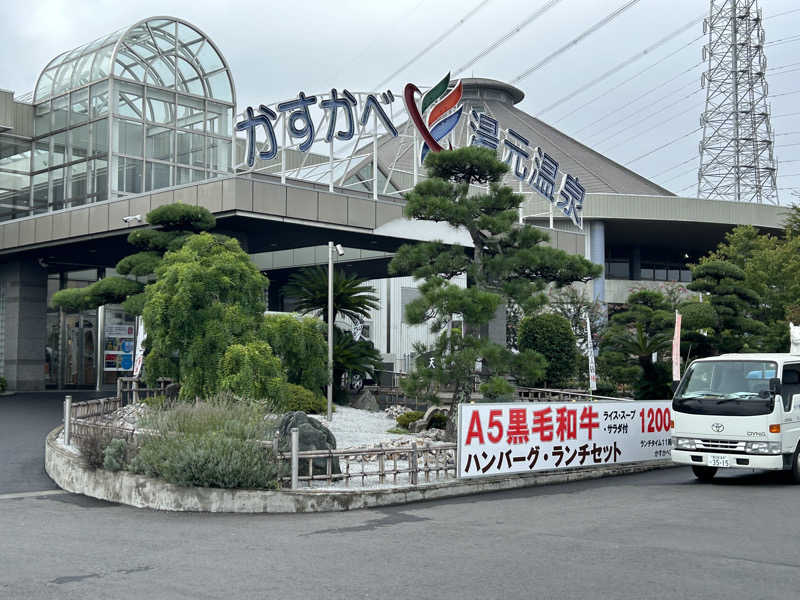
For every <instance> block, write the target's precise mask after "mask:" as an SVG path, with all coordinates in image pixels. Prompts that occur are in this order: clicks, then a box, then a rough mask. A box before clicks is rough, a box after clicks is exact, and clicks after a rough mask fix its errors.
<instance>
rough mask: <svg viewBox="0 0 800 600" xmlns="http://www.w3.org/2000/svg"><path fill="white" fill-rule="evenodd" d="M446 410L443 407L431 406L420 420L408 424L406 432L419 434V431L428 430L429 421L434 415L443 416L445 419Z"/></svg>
mask: <svg viewBox="0 0 800 600" xmlns="http://www.w3.org/2000/svg"><path fill="white" fill-rule="evenodd" d="M448 410H449V409H448V408H447V407H444V406H431V407H430V408H429V409H428V410H426V411H425V414H424V415H423V417H422V418H421V419H418V420H417V421H414V422H413V423H410V424H409V426H408V430H409V431H411V432H412V433H419V432H420V431H425V430H426V429H430V426H431V419H432V418H433V417H434V415H444V416H445V417H447V412H448Z"/></svg>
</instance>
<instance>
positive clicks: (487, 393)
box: [480, 376, 514, 402]
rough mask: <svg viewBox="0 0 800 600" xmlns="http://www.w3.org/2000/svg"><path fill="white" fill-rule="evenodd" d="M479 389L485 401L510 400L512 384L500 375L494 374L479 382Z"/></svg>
mask: <svg viewBox="0 0 800 600" xmlns="http://www.w3.org/2000/svg"><path fill="white" fill-rule="evenodd" d="M480 391H481V394H483V399H484V400H486V401H487V402H510V401H511V400H512V399H513V395H514V386H513V385H511V384H510V383H508V382H507V381H506V380H505V379H503V378H502V377H498V376H494V377H490V378H489V381H487V382H486V383H482V384H481V386H480Z"/></svg>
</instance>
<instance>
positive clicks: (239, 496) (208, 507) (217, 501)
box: [45, 426, 680, 513]
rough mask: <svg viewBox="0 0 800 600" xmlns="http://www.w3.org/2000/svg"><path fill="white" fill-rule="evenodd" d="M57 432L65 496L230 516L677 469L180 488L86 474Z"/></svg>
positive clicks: (638, 466)
mask: <svg viewBox="0 0 800 600" xmlns="http://www.w3.org/2000/svg"><path fill="white" fill-rule="evenodd" d="M61 429H62V427H60V426H59V427H57V428H56V429H54V430H53V431H51V432H50V433H49V434H48V435H47V439H46V441H45V471H46V472H47V474H48V475H49V476H50V477H51V478H52V479H53V481H55V482H56V484H57V485H58V486H59V487H61V488H62V489H64V490H66V491H68V492H73V493H76V494H83V495H85V496H91V497H92V498H97V499H99V500H106V501H108V502H116V503H119V504H127V505H129V506H134V507H136V508H150V509H154V510H165V511H187V512H230V513H305V512H334V511H346V510H355V509H359V508H374V507H380V506H391V505H397V504H408V503H410V502H421V501H425V500H438V499H442V498H453V497H456V496H469V495H474V494H482V493H488V492H498V491H502V490H513V489H518V488H525V487H533V486H539V485H551V484H555V483H566V482H569V481H583V480H587V479H600V478H601V477H612V476H616V475H628V474H631V473H641V472H644V471H651V470H654V469H664V468H671V467H675V466H680V465H675V464H674V463H671V462H669V461H665V460H657V461H656V460H654V461H647V462H641V463H630V464H623V465H614V466H609V467H594V468H589V469H569V470H561V471H547V472H541V473H535V474H531V475H513V476H505V477H493V478H489V479H480V480H474V479H467V480H457V479H450V480H447V481H445V482H439V483H430V484H422V485H418V486H414V487H412V486H406V487H395V488H391V489H365V490H364V489H357V490H355V489H354V490H341V491H339V490H336V491H331V490H308V489H307V490H297V491H292V490H280V491H277V490H276V491H271V490H226V489H219V488H202V487H181V486H177V485H174V484H171V483H166V482H164V481H162V480H160V479H154V478H152V477H145V476H143V475H136V474H134V473H129V472H127V471H120V472H117V473H113V472H111V471H106V470H104V469H90V468H89V467H88V465H87V463H86V461H85V459H83V458H82V457H80V456H76V455H74V454H71V453H69V452H67V451H65V450H64V449H63V448H62V447H60V446H58V445H57V444H56V437H57V436H58V434H59V433H61Z"/></svg>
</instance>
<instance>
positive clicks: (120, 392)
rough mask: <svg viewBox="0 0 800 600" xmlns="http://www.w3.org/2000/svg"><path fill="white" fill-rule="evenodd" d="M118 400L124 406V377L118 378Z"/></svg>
mask: <svg viewBox="0 0 800 600" xmlns="http://www.w3.org/2000/svg"><path fill="white" fill-rule="evenodd" d="M117 400H119V403H120V406H122V377H117Z"/></svg>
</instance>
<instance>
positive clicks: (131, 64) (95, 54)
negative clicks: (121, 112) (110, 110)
mask: <svg viewBox="0 0 800 600" xmlns="http://www.w3.org/2000/svg"><path fill="white" fill-rule="evenodd" d="M112 74H113V75H114V76H115V77H119V78H121V79H129V80H133V81H137V82H139V83H144V84H146V85H151V86H157V87H161V88H167V89H174V90H177V91H179V92H184V93H189V94H195V95H198V96H205V97H207V98H214V99H216V100H220V101H222V102H227V103H235V93H234V88H233V79H232V77H231V73H230V69H229V68H228V64H227V62H226V61H225V58H224V57H223V56H222V54H221V53H220V52H219V50H218V49H217V47H216V46H215V45H214V43H213V42H212V41H211V40H210V39H209V38H208V37H207V36H206V35H205V34H203V32H201V31H200V30H199V29H197V28H196V27H195V26H193V25H191V24H189V23H187V22H186V21H182V20H180V19H175V18H172V17H153V18H149V19H145V20H143V21H140V22H138V23H136V24H135V25H132V26H131V27H127V28H125V29H121V30H119V31H116V32H114V33H112V34H111V35H108V36H106V37H103V38H100V39H97V40H95V41H93V42H91V43H89V44H86V45H84V46H81V47H80V48H76V49H74V50H72V51H70V52H64V53H63V54H60V55H59V56H57V57H56V58H54V59H53V60H52V61H50V63H49V64H48V65H47V66H46V67H45V68H44V70H43V71H42V74H41V75H40V76H39V80H38V81H37V83H36V92H35V94H34V103H39V102H42V101H44V100H47V99H48V98H50V97H51V96H58V95H59V94H63V93H65V92H68V91H70V90H73V89H77V88H80V87H83V86H85V85H86V84H89V83H92V82H94V81H98V80H100V79H104V78H106V77H108V76H109V75H112Z"/></svg>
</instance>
